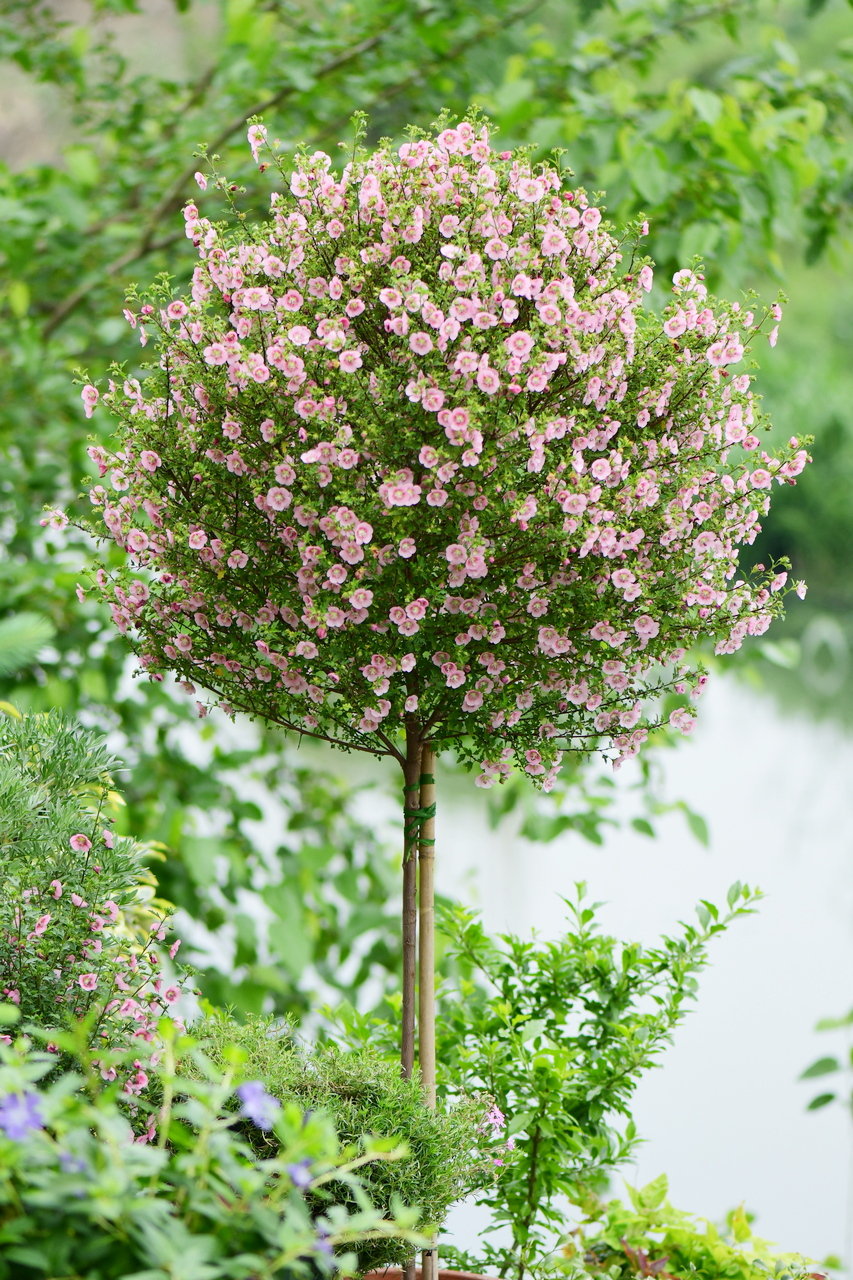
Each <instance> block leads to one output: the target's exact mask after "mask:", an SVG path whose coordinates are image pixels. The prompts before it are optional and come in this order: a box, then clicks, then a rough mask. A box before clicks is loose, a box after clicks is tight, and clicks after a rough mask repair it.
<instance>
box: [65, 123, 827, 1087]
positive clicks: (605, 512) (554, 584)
mask: <svg viewBox="0 0 853 1280" xmlns="http://www.w3.org/2000/svg"><path fill="white" fill-rule="evenodd" d="M249 141H250V143H251V146H252V150H253V153H254V156H255V159H256V161H257V162H258V163H259V164H260V166H261V167H262V168H267V167H270V166H272V167H273V168H274V169H277V170H278V172H280V173H281V174H282V177H283V179H284V189H283V190H279V191H276V192H275V193H274V194H273V196H272V200H271V208H270V213H269V216H268V217H267V219H266V220H265V221H264V222H262V223H261V224H260V225H257V226H250V225H249V223H248V222H247V220H246V218H245V216H244V215H242V214H238V215H237V221H236V226H234V225H230V226H217V225H213V224H212V223H211V222H210V221H208V220H207V219H206V218H203V217H201V216H200V214H199V211H198V209H197V208H196V206H194V205H189V206H188V207H187V208H186V209H185V211H184V214H185V219H186V231H187V235H188V236H189V237H190V238H191V239H192V241H193V243H194V244H195V245H196V246H197V248H198V254H199V262H198V265H197V267H196V269H195V273H194V278H193V284H192V291H191V296H190V297H187V298H175V297H173V296H172V294H171V291H170V289H169V287H168V283H167V282H161V285H160V288H159V290H157V291H155V293H154V294H153V295H152V296H151V297H149V298H148V300H147V301H145V302H144V304H143V305H139V304H137V303H131V304H129V310H128V311H127V312H126V315H127V318H128V320H129V322H130V324H131V325H132V326H134V327H136V328H137V329H138V332H139V334H140V337H141V339H142V341H143V342H145V341H147V338H148V334H149V331H151V330H154V331H156V333H157V336H158V346H157V356H158V358H157V362H156V364H155V365H154V366H153V367H152V368H151V369H150V371H149V374H148V376H147V378H146V379H145V380H144V382H143V383H142V384H140V383H139V382H138V381H136V380H134V379H127V378H124V375H123V374H122V373H121V371H119V370H116V371H115V372H114V381H113V382H111V383H110V388H109V391H108V393H107V394H106V395H105V396H104V399H105V402H106V403H107V405H108V406H109V408H110V409H111V410H112V412H113V413H114V414H115V415H116V417H117V418H118V422H119V427H118V436H117V441H116V444H115V447H114V449H113V450H112V451H108V450H105V449H103V448H100V447H93V448H92V449H91V450H90V453H91V454H92V457H93V458H94V459H95V461H96V462H97V464H98V466H99V468H100V471H101V474H102V476H103V477H104V478H105V479H106V480H107V484H106V485H98V484H96V485H95V486H94V487H93V488H92V490H91V493H90V497H91V500H92V502H93V503H94V505H95V506H96V507H97V508H99V509H100V513H101V515H102V518H103V524H104V526H105V529H106V535H107V537H108V538H109V539H111V540H112V541H113V542H114V543H116V544H117V545H118V546H119V547H121V548H124V549H126V551H127V552H128V560H127V567H126V568H125V569H123V570H122V571H120V572H119V573H118V574H116V575H115V576H108V575H107V573H106V572H105V571H103V570H100V571H99V572H98V574H97V582H98V585H99V588H100V589H101V591H102V592H103V593H104V595H105V596H106V598H107V599H108V600H109V602H110V604H111V607H112V612H113V617H114V619H115V621H116V624H117V625H118V627H119V628H120V629H121V630H122V631H128V632H129V633H130V635H131V637H132V642H133V644H134V647H135V648H136V650H137V652H138V654H139V656H140V661H141V665H142V667H143V668H144V669H145V670H146V671H147V672H148V673H149V675H150V676H151V677H152V678H153V679H161V678H162V674H163V672H165V671H167V670H168V671H173V672H176V673H177V674H178V675H179V676H180V677H181V678H182V680H183V682H184V684H185V687H186V688H187V690H188V691H189V692H194V690H195V687H196V686H197V685H198V686H201V687H202V688H204V689H206V690H208V691H210V692H211V693H213V694H214V696H215V697H216V698H217V699H218V700H219V701H220V702H221V704H222V705H223V706H224V707H225V708H226V710H230V711H238V710H239V711H243V712H247V713H249V714H250V715H256V716H262V717H264V718H265V719H267V720H269V721H272V722H274V723H277V724H279V725H281V726H283V727H284V728H286V729H291V730H295V731H297V732H299V733H304V734H308V735H311V736H314V737H317V738H321V739H324V740H326V741H328V742H330V743H332V744H334V745H336V746H338V747H342V748H344V749H346V750H357V751H363V752H368V753H370V754H373V755H376V756H391V757H393V758H394V759H395V760H396V761H397V762H398V763H399V765H400V767H401V769H402V771H403V777H404V831H405V837H404V891H403V892H404V908H403V949H404V991H403V1065H404V1070H405V1071H407V1072H411V1070H412V1067H413V1062H414V1004H415V968H416V965H415V959H416V938H417V933H418V930H417V927H416V926H417V910H418V898H419V908H420V931H419V932H420V1017H419V1063H420V1068H421V1073H422V1077H423V1080H424V1084H425V1088H426V1091H427V1095H428V1096H434V1050H433V1043H432V992H433V972H432V963H433V962H432V867H433V847H432V846H433V821H432V819H433V814H434V809H435V800H434V778H433V761H434V757H435V755H436V754H437V753H438V752H440V751H442V750H448V749H453V750H454V751H455V752H456V753H457V755H458V756H459V757H461V758H462V760H463V761H466V762H468V763H471V764H475V765H476V766H478V768H479V774H478V777H477V783H478V784H479V785H481V786H490V785H492V784H493V783H494V782H495V781H498V780H500V779H501V778H503V777H504V776H505V775H506V774H507V773H508V772H509V771H510V769H511V768H512V766H513V764H515V765H517V766H519V767H520V768H521V769H523V770H524V771H525V772H526V773H527V774H528V775H530V776H531V777H532V778H533V779H534V781H536V782H537V783H539V784H540V785H542V786H543V787H545V788H547V787H549V786H550V785H552V784H553V781H554V779H555V777H556V774H557V771H558V769H559V765H560V759H561V755H562V753H563V752H565V751H589V750H591V749H593V748H594V747H596V746H597V747H598V748H599V749H603V750H604V752H605V753H607V754H609V755H611V757H612V758H613V759H614V762H615V763H619V762H620V761H623V760H625V759H626V758H627V757H629V756H631V755H633V754H634V753H635V752H636V751H637V750H638V749H639V748H640V746H641V744H642V742H643V741H644V739H645V738H646V736H647V734H648V732H649V729H650V728H652V727H653V726H654V725H656V724H658V723H659V722H660V715H661V711H660V699H659V696H658V695H660V694H661V692H663V691H665V690H675V691H677V692H678V693H681V694H685V695H686V696H685V705H683V706H681V707H680V708H679V709H678V710H676V711H675V712H673V713H672V714H671V716H670V720H671V721H672V723H673V724H675V725H676V726H677V727H678V728H679V729H681V730H683V731H684V732H688V731H689V730H690V729H691V727H692V725H693V723H694V717H693V712H692V710H690V709H689V702H688V698H689V696H695V695H697V694H698V693H699V692H700V691H701V688H702V685H703V683H704V680H705V676H704V675H703V674H702V672H701V669H700V668H699V667H697V665H696V664H695V663H692V662H691V661H690V660H689V656H688V654H689V650H690V647H691V645H693V643H694V641H696V640H697V639H699V638H709V637H710V638H712V639H713V640H714V641H716V647H717V651H718V652H720V653H728V652H732V651H734V650H735V649H737V647H738V646H739V645H740V643H741V641H742V640H743V638H744V636H746V635H747V634H753V635H755V634H760V633H761V632H763V631H764V630H765V629H766V628H767V626H768V625H769V623H770V621H771V618H772V617H773V615H774V614H776V613H778V612H779V610H780V608H781V603H782V598H783V596H784V595H785V594H786V592H787V591H788V590H790V589H791V586H790V584H788V583H787V582H786V577H787V575H786V573H785V572H784V571H778V567H777V568H776V569H774V568H771V569H770V570H768V571H765V570H763V569H761V570H757V571H756V574H755V575H754V576H753V577H752V578H749V579H746V578H743V577H740V576H738V569H737V549H738V547H739V545H740V544H742V543H749V542H751V541H752V540H753V538H754V537H755V535H756V533H757V531H758V529H759V522H760V520H761V517H762V515H763V514H765V513H766V511H767V509H768V504H769V501H770V491H771V488H772V486H773V484H774V482H777V483H783V482H790V483H792V482H793V480H794V477H795V476H796V475H797V474H798V473H799V471H800V470H801V469H802V467H803V466H804V464H805V462H806V460H807V458H806V453H805V451H804V449H803V448H802V447H801V445H800V442H799V441H798V440H796V439H792V440H791V441H790V442H789V444H788V445H787V446H785V447H784V448H783V449H782V450H781V451H780V452H778V453H777V454H776V455H775V456H771V455H770V454H769V453H768V452H766V451H764V450H762V449H761V448H760V442H759V438H758V435H757V431H758V429H759V427H760V419H759V413H758V411H757V407H756V404H755V402H754V400H753V395H752V392H751V376H750V374H749V373H747V372H745V371H743V366H742V364H741V362H742V361H743V359H744V356H745V353H746V348H747V347H748V345H749V343H750V341H751V339H752V338H753V337H754V335H755V334H756V333H758V332H759V330H760V329H761V327H762V326H763V325H764V324H765V323H768V321H769V322H770V323H772V321H773V320H775V319H778V309H776V308H774V309H772V310H773V314H772V316H771V314H770V313H767V312H762V313H761V315H757V314H755V313H754V312H752V311H749V310H747V309H745V308H741V306H740V305H739V304H738V303H733V304H723V303H719V302H716V301H714V300H712V299H711V298H709V297H708V296H707V295H706V290H705V287H704V285H703V284H702V280H701V276H700V275H698V274H696V273H695V272H694V271H691V270H685V271H681V272H679V273H678V274H677V276H676V277H675V281H674V299H673V301H672V302H671V304H670V305H669V306H668V307H667V309H666V312H665V315H664V317H663V318H661V317H659V316H656V315H653V314H650V313H648V312H645V311H644V310H643V309H642V305H641V304H642V298H643V293H644V291H648V290H649V289H650V288H651V286H652V267H651V265H650V263H649V262H648V261H647V260H646V259H644V258H642V257H641V256H640V249H639V246H640V243H641V239H642V237H643V235H645V234H646V232H647V228H646V227H645V225H638V226H634V227H630V228H628V229H627V230H626V231H625V232H624V233H621V234H620V235H617V234H616V233H615V232H614V231H613V230H612V229H610V228H609V227H608V226H607V224H606V223H605V221H604V220H603V217H602V213H601V210H600V209H599V208H598V207H597V206H596V204H594V203H590V201H589V200H588V198H587V196H586V194H585V193H584V192H583V191H581V190H572V189H571V188H569V187H568V186H567V185H566V183H565V181H564V179H563V177H562V176H561V174H560V173H559V172H558V171H557V169H556V168H554V167H550V166H547V165H543V166H539V167H538V168H536V169H535V170H534V169H533V168H531V166H530V165H529V164H528V163H527V162H526V161H525V159H524V157H523V156H518V155H515V156H514V155H512V154H510V153H509V152H499V153H497V152H495V151H494V150H493V149H492V147H491V145H490V141H489V135H488V129H487V127H486V126H484V125H483V124H482V123H481V122H479V121H477V120H465V121H463V122H462V123H460V124H459V125H458V126H457V127H452V128H440V127H439V129H438V130H437V131H436V132H435V133H433V134H431V135H429V136H426V135H420V134H417V135H415V134H413V135H412V137H411V138H410V140H409V141H408V142H406V143H404V144H403V145H402V146H401V147H399V149H397V150H392V148H391V147H390V146H389V145H388V144H385V143H383V144H382V145H380V146H379V147H378V148H377V149H376V150H375V151H374V152H372V153H366V152H364V151H362V150H361V149H359V148H358V147H357V148H356V149H355V151H354V153H353V156H352V158H351V159H350V161H349V163H347V164H346V166H345V167H344V169H343V172H342V173H340V174H338V173H337V172H335V171H334V170H333V168H332V165H331V161H330V159H329V157H328V156H326V155H324V154H323V153H320V152H316V153H314V154H312V155H308V154H298V155H297V156H296V158H295V161H294V164H293V168H292V172H289V173H288V172H286V171H285V168H284V166H283V164H282V162H281V160H280V158H279V154H278V147H277V145H276V144H274V143H271V142H269V141H268V139H267V135H266V131H265V129H264V127H263V126H262V125H260V124H252V126H251V128H250V129H249ZM199 178H200V184H201V185H202V186H203V185H205V180H204V179H203V178H202V177H201V175H199ZM218 181H219V184H220V185H221V186H224V185H225V184H224V180H222V179H219V180H218ZM770 336H771V342H772V341H774V340H775V329H774V331H773V332H772V333H771V335H770ZM738 365H740V366H741V368H740V370H738V368H737V366H738ZM82 394H83V400H84V404H85V405H86V409H87V413H89V414H91V412H92V411H93V409H94V407H95V404H96V402H97V400H98V398H99V392H98V390H97V389H96V388H94V387H92V386H91V385H87V386H85V387H84V389H83V393H82ZM99 528H100V525H99ZM101 532H103V531H101ZM797 589H798V590H800V591H802V590H803V588H802V587H801V586H800V585H799V584H798V586H797ZM199 711H200V714H204V711H205V707H204V706H203V705H202V704H199ZM418 868H419V876H420V885H419V887H418Z"/></svg>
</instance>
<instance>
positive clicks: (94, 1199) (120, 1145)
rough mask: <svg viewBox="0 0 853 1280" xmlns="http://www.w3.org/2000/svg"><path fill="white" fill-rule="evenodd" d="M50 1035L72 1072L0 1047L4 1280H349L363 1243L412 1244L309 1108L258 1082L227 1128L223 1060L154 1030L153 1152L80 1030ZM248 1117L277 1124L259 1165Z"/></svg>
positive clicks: (3, 1010)
mask: <svg viewBox="0 0 853 1280" xmlns="http://www.w3.org/2000/svg"><path fill="white" fill-rule="evenodd" d="M15 1013H16V1010H15V1009H14V1008H12V1007H11V1006H9V1005H3V1006H0V1015H5V1016H7V1017H8V1016H9V1015H10V1014H11V1015H13V1016H14V1015H15ZM53 1034H55V1035H56V1036H57V1038H58V1041H59V1043H60V1045H61V1047H62V1050H63V1053H64V1055H65V1057H66V1059H67V1060H72V1061H73V1062H74V1064H75V1069H74V1070H68V1071H64V1072H62V1073H59V1072H57V1071H56V1068H55V1058H54V1057H53V1055H51V1054H48V1053H44V1052H42V1051H38V1050H35V1049H33V1048H32V1046H31V1045H30V1043H29V1041H28V1040H27V1039H26V1038H24V1037H21V1038H19V1039H18V1040H17V1041H16V1042H15V1043H14V1044H13V1045H10V1046H5V1045H0V1280H47V1278H48V1277H49V1278H50V1280H57V1277H62V1280H284V1278H285V1277H287V1278H290V1277H300V1276H303V1275H304V1276H306V1277H309V1276H310V1277H315V1278H316V1277H318V1276H322V1275H327V1274H330V1273H331V1272H332V1271H333V1270H335V1269H336V1268H337V1269H340V1270H342V1271H343V1272H344V1273H345V1274H350V1273H351V1272H352V1270H353V1268H354V1267H355V1264H356V1257H355V1254H354V1253H353V1251H352V1250H353V1248H361V1247H363V1246H364V1245H365V1242H366V1241H369V1240H372V1239H382V1238H384V1237H386V1236H388V1235H389V1234H392V1235H393V1236H394V1238H395V1239H397V1240H400V1239H405V1240H407V1241H408V1242H409V1243H408V1248H409V1249H410V1250H413V1249H414V1247H416V1246H417V1244H418V1243H421V1240H420V1238H419V1237H418V1236H417V1235H416V1234H415V1233H414V1232H413V1230H412V1227H413V1221H414V1218H415V1216H416V1215H415V1214H414V1213H413V1212H409V1211H404V1210H402V1209H399V1210H398V1211H397V1212H395V1214H394V1215H393V1217H390V1218H389V1217H388V1216H387V1215H386V1216H383V1215H382V1214H380V1213H378V1212H377V1211H376V1210H374V1209H373V1208H372V1207H371V1206H370V1204H369V1201H368V1199H367V1197H366V1196H365V1193H364V1191H363V1190H362V1187H361V1183H360V1181H359V1178H358V1176H357V1175H355V1174H354V1173H353V1172H352V1169H351V1167H350V1166H348V1165H347V1164H346V1163H344V1161H343V1159H342V1156H341V1152H340V1150H339V1145H338V1142H337V1139H336V1136H335V1132H334V1127H333V1126H332V1124H331V1123H330V1121H329V1120H328V1119H327V1118H326V1117H324V1116H323V1115H322V1114H320V1113H319V1112H318V1113H314V1114H312V1115H308V1114H306V1113H305V1112H304V1110H303V1108H302V1107H301V1106H300V1105H299V1104H298V1103H296V1102H291V1103H290V1104H288V1105H285V1106H280V1105H278V1104H277V1102H276V1100H275V1099H273V1098H271V1097H270V1096H269V1095H267V1094H266V1093H265V1092H264V1091H263V1089H262V1088H261V1086H260V1085H259V1084H257V1083H256V1084H255V1085H254V1086H253V1091H252V1093H251V1094H250V1093H249V1092H248V1091H244V1101H243V1106H242V1109H241V1111H242V1116H243V1117H244V1118H243V1119H242V1121H241V1125H240V1128H239V1129H238V1126H236V1125H235V1119H236V1118H237V1117H236V1116H235V1113H234V1110H233V1106H234V1091H235V1079H234V1067H233V1064H232V1065H228V1064H226V1065H225V1068H224V1071H223V1072H222V1073H221V1074H220V1073H218V1072H214V1071H212V1070H210V1064H209V1063H207V1062H206V1060H205V1058H204V1057H203V1056H202V1055H201V1054H200V1053H199V1052H198V1050H197V1048H196V1047H195V1044H194V1042H193V1041H192V1040H191V1039H189V1038H188V1037H185V1036H183V1037H181V1038H180V1039H175V1037H176V1036H177V1035H178V1033H177V1031H176V1029H175V1028H174V1026H173V1025H172V1024H170V1023H168V1022H166V1021H165V1020H164V1024H162V1026H161V1034H162V1035H163V1038H164V1044H163V1046H162V1059H161V1060H160V1062H159V1064H158V1063H157V1062H156V1058H157V1054H156V1053H155V1054H154V1055H153V1056H152V1057H149V1058H148V1059H147V1060H146V1062H145V1064H144V1065H145V1066H146V1067H147V1069H148V1070H149V1071H150V1072H152V1073H154V1072H155V1071H156V1072H157V1080H158V1085H159V1092H160V1095H161V1100H162V1105H161V1108H160V1112H159V1115H158V1117H157V1129H158V1132H159V1135H160V1136H159V1140H158V1144H157V1145H154V1144H151V1143H148V1142H146V1141H145V1140H144V1138H143V1140H140V1139H139V1138H135V1137H134V1133H133V1131H132V1129H131V1127H130V1124H129V1123H128V1120H127V1118H126V1116H125V1114H124V1107H123V1105H122V1102H121V1093H120V1089H121V1085H120V1082H119V1080H116V1081H115V1082H112V1083H110V1082H107V1081H105V1080H104V1079H103V1076H102V1074H101V1071H100V1070H98V1069H97V1068H96V1067H95V1066H94V1064H93V1061H92V1057H91V1052H90V1051H89V1050H88V1049H87V1047H86V1043H85V1036H84V1035H83V1034H82V1032H81V1030H80V1029H79V1028H78V1029H76V1030H75V1031H73V1032H57V1033H53ZM122 1052H123V1053H124V1054H125V1057H127V1051H119V1052H118V1053H116V1052H112V1053H111V1052H110V1051H107V1053H108V1054H109V1056H110V1057H111V1059H112V1060H113V1061H114V1062H115V1063H119V1062H120V1061H121V1053H122ZM158 1052H159V1051H158ZM228 1056H229V1055H228V1053H227V1051H226V1050H225V1048H224V1046H223V1053H222V1057H223V1059H225V1058H227V1057H228ZM99 1058H101V1059H103V1054H102V1053H101V1051H100V1050H99ZM118 1074H119V1076H121V1075H122V1074H124V1073H123V1071H121V1070H119V1073H118ZM48 1077H49V1082H48ZM249 1115H254V1116H255V1118H256V1120H258V1121H259V1122H261V1123H267V1122H269V1123H271V1124H272V1125H273V1126H274V1128H273V1133H274V1135H275V1142H274V1146H275V1150H274V1151H273V1150H270V1149H268V1150H267V1151H266V1152H265V1154H264V1156H263V1158H261V1155H260V1153H259V1152H258V1151H257V1150H255V1149H253V1145H252V1143H251V1142H250V1141H249V1140H248V1139H249V1137H250V1133H251V1122H250V1121H249V1120H248V1118H247V1117H248V1116H249ZM393 1154H394V1153H390V1155H393ZM377 1158H378V1159H388V1158H389V1153H386V1154H385V1155H384V1156H383V1155H379V1156H377ZM364 1167H365V1168H369V1167H370V1166H369V1165H365V1166H364ZM340 1187H344V1188H345V1195H342V1194H340V1193H339V1191H338V1188H340ZM344 1201H346V1204H344Z"/></svg>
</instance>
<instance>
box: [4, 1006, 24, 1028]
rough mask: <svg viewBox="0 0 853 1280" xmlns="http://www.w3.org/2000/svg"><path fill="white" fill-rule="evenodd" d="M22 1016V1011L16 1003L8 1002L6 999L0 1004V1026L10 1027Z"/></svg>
mask: <svg viewBox="0 0 853 1280" xmlns="http://www.w3.org/2000/svg"><path fill="white" fill-rule="evenodd" d="M20 1016H21V1011H20V1009H19V1008H18V1007H17V1005H14V1004H7V1003H6V1002H5V1001H4V1002H3V1003H2V1004H0V1027H10V1026H12V1024H13V1023H15V1022H17V1021H18V1019H19V1018H20Z"/></svg>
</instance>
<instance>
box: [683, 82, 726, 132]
mask: <svg viewBox="0 0 853 1280" xmlns="http://www.w3.org/2000/svg"><path fill="white" fill-rule="evenodd" d="M687 97H688V100H689V102H690V104H691V106H692V107H693V110H694V111H695V112H696V114H697V116H698V117H699V119H700V120H702V121H704V123H705V124H716V123H717V121H718V120H719V118H720V116H721V115H722V111H723V104H722V101H721V100H720V98H719V96H718V95H717V94H716V93H712V92H711V90H710V89H688V90H687Z"/></svg>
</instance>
